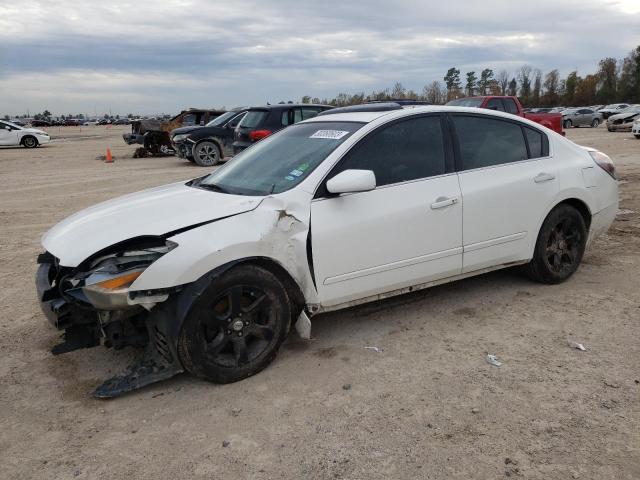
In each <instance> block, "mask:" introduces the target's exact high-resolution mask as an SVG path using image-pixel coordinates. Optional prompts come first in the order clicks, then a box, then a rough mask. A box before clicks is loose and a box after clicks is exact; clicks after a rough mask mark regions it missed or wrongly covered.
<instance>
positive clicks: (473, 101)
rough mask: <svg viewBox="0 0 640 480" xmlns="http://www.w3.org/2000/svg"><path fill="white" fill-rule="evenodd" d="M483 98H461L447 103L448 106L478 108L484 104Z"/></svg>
mask: <svg viewBox="0 0 640 480" xmlns="http://www.w3.org/2000/svg"><path fill="white" fill-rule="evenodd" d="M483 101H484V99H483V98H459V99H458V100H451V101H450V102H448V103H447V104H446V105H447V106H448V107H475V108H478V107H480V105H482V102H483Z"/></svg>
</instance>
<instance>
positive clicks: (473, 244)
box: [459, 157, 558, 273]
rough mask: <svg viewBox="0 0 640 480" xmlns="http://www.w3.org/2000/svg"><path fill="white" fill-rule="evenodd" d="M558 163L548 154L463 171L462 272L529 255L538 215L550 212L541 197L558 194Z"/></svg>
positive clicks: (534, 239) (512, 260) (515, 260)
mask: <svg viewBox="0 0 640 480" xmlns="http://www.w3.org/2000/svg"><path fill="white" fill-rule="evenodd" d="M556 163H557V162H556V160H555V159H554V158H553V157H548V158H543V159H535V160H524V161H522V162H515V163H508V164H503V165H497V166H495V167H490V168H481V169H477V170H469V171H465V172H461V173H460V174H459V178H460V188H461V189H462V192H463V193H462V195H463V200H464V221H463V231H464V237H463V238H464V259H463V264H464V267H463V272H464V273H467V272H472V271H474V270H478V269H481V268H486V267H489V266H491V265H494V264H495V263H496V262H497V263H510V262H517V261H520V260H522V259H526V258H531V255H532V253H533V246H534V244H535V241H536V238H537V236H538V220H539V218H540V217H541V216H542V217H544V216H546V214H547V213H548V206H547V204H546V203H545V202H540V199H541V198H553V197H555V194H556V192H557V189H558V183H557V180H556V177H557V165H556ZM543 177H544V178H543ZM537 178H540V179H543V181H536V179H537Z"/></svg>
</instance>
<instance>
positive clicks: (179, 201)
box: [42, 182, 262, 267]
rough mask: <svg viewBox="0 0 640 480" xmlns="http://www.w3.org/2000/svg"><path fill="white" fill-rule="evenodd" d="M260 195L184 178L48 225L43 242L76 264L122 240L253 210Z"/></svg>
mask: <svg viewBox="0 0 640 480" xmlns="http://www.w3.org/2000/svg"><path fill="white" fill-rule="evenodd" d="M261 200H262V198H261V197H244V196H239V195H224V194H221V193H216V192H211V191H205V190H201V189H198V188H191V187H188V186H186V185H185V184H184V182H180V183H173V184H170V185H165V186H162V187H156V188H152V189H148V190H143V191H141V192H137V193H132V194H130V195H125V196H123V197H118V198H115V199H113V200H108V201H106V202H103V203H99V204H97V205H94V206H92V207H89V208H87V209H85V210H81V211H80V212H78V213H76V214H74V215H71V216H70V217H68V218H66V219H65V220H63V221H62V222H60V223H58V224H57V225H56V226H55V227H53V228H52V229H51V230H49V231H48V232H47V233H46V234H45V235H44V236H43V238H42V245H43V246H44V248H45V249H46V250H47V251H49V252H51V253H52V254H53V255H55V256H56V257H58V258H59V259H60V263H61V265H63V266H67V267H75V266H78V265H79V264H80V263H81V262H82V261H83V260H85V259H87V258H88V257H89V256H90V255H92V254H94V253H97V252H99V251H100V250H103V249H105V248H107V247H109V246H111V245H115V244H117V243H119V242H122V241H124V240H129V239H131V238H135V237H140V236H145V235H152V236H158V235H164V234H166V233H168V232H172V231H175V230H178V229H181V228H184V227H190V226H192V225H196V224H199V223H203V222H209V221H212V220H216V219H218V218H223V217H228V216H230V215H236V214H238V213H241V212H246V211H248V210H252V209H254V208H255V207H256V206H257V205H258V204H259V203H260V201H261Z"/></svg>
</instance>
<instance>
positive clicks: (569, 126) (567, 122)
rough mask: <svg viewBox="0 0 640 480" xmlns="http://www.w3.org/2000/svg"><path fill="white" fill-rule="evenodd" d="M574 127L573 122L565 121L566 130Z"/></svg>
mask: <svg viewBox="0 0 640 480" xmlns="http://www.w3.org/2000/svg"><path fill="white" fill-rule="evenodd" d="M572 126H573V122H572V121H571V120H565V121H564V128H571V127H572Z"/></svg>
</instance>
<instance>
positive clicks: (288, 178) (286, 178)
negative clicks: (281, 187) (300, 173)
mask: <svg viewBox="0 0 640 480" xmlns="http://www.w3.org/2000/svg"><path fill="white" fill-rule="evenodd" d="M284 179H285V180H295V179H296V178H295V177H292V176H291V175H287V176H286V177H284Z"/></svg>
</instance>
